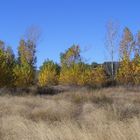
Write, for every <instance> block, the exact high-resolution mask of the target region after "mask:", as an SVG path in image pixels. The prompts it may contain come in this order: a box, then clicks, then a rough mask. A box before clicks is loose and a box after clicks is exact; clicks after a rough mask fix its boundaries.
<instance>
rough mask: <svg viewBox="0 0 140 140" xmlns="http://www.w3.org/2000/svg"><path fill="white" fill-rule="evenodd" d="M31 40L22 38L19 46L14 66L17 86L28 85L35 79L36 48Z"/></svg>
mask: <svg viewBox="0 0 140 140" xmlns="http://www.w3.org/2000/svg"><path fill="white" fill-rule="evenodd" d="M34 48H35V47H34V44H33V43H32V42H30V41H27V42H26V41H25V40H21V41H20V44H19V47H18V60H17V65H16V66H15V68H14V74H15V86H17V87H26V86H29V85H31V84H33V82H34V79H35V62H36V57H35V50H34Z"/></svg>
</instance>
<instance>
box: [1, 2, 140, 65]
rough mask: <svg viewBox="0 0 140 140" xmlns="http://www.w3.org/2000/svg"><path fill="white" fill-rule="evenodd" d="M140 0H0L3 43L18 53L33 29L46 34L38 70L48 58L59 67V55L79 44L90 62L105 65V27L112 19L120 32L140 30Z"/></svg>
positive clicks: (41, 45)
mask: <svg viewBox="0 0 140 140" xmlns="http://www.w3.org/2000/svg"><path fill="white" fill-rule="evenodd" d="M139 7H140V0H0V39H1V40H3V41H5V42H6V43H7V45H10V46H12V48H13V50H14V52H15V53H17V52H16V50H17V47H18V43H19V40H20V38H21V37H22V36H23V34H24V33H25V30H26V29H27V28H28V27H29V26H31V25H36V26H39V27H40V28H41V30H42V36H41V41H40V43H39V45H38V46H37V58H38V59H37V60H38V61H37V66H38V67H39V66H40V65H41V64H42V63H43V61H44V60H45V59H47V58H49V59H53V60H54V61H56V62H58V63H59V54H60V52H63V51H64V50H66V49H67V48H69V47H70V46H71V45H72V44H79V45H80V46H81V48H82V56H83V57H84V58H85V60H86V61H87V62H89V63H90V62H93V61H96V62H98V63H101V62H103V61H104V60H105V59H106V56H105V54H104V53H105V49H104V48H105V47H104V46H105V45H104V44H105V30H106V28H105V25H106V23H107V22H108V20H110V19H112V20H115V21H117V22H118V23H119V24H120V28H121V29H122V28H124V27H125V26H128V27H129V28H130V29H131V30H132V31H133V32H134V33H136V32H137V30H139V29H140V14H139V13H140V12H139Z"/></svg>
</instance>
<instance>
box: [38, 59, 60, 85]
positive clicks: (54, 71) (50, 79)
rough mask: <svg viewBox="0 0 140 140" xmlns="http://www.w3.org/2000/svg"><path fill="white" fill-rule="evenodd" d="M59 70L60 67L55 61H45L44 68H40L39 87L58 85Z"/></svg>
mask: <svg viewBox="0 0 140 140" xmlns="http://www.w3.org/2000/svg"><path fill="white" fill-rule="evenodd" d="M59 69H60V68H59V66H58V65H57V64H55V63H54V62H53V61H50V60H47V61H45V62H44V63H43V66H42V67H41V68H40V72H39V76H38V83H39V86H41V87H44V86H48V85H56V84H58V78H59Z"/></svg>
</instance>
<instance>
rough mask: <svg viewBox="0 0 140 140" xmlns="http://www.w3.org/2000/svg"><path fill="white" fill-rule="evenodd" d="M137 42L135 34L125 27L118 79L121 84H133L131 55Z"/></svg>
mask: <svg viewBox="0 0 140 140" xmlns="http://www.w3.org/2000/svg"><path fill="white" fill-rule="evenodd" d="M134 46H135V42H134V39H133V35H132V33H131V32H130V30H129V29H128V28H125V29H124V33H123V38H122V41H121V44H120V57H121V58H120V67H119V70H118V73H117V76H116V80H117V81H118V82H119V83H121V84H133V83H134V81H133V67H134V66H132V62H131V59H132V58H131V57H132V53H133V49H134Z"/></svg>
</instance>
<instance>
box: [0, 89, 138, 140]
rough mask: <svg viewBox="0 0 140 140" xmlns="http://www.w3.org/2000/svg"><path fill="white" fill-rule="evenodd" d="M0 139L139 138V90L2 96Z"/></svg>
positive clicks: (87, 139)
mask: <svg viewBox="0 0 140 140" xmlns="http://www.w3.org/2000/svg"><path fill="white" fill-rule="evenodd" d="M0 140H140V90H139V89H137V88H132V89H125V88H122V87H118V88H117V87H116V88H106V89H100V90H86V89H81V90H77V91H70V92H64V93H59V94H57V95H53V96H51V95H42V96H39V95H36V96H33V95H32V96H31V95H30V96H27V95H25V96H11V95H4V96H1V97H0Z"/></svg>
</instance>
